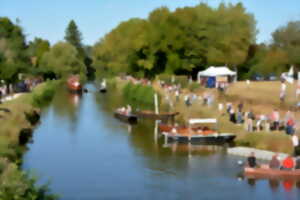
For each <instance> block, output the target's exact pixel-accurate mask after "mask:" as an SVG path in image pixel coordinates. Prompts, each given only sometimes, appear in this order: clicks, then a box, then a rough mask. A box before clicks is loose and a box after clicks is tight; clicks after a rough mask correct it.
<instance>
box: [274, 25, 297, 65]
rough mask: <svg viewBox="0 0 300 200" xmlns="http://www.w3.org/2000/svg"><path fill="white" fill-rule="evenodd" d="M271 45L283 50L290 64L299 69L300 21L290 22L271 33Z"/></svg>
mask: <svg viewBox="0 0 300 200" xmlns="http://www.w3.org/2000/svg"><path fill="white" fill-rule="evenodd" d="M272 37H273V43H272V45H274V46H276V47H278V48H281V49H282V50H284V51H285V52H286V53H287V54H288V57H289V62H290V64H294V65H297V66H298V67H299V68H300V56H299V55H300V21H291V22H289V23H288V24H287V25H286V26H282V27H279V28H278V29H277V30H276V31H274V32H273V33H272Z"/></svg>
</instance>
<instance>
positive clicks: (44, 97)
mask: <svg viewBox="0 0 300 200" xmlns="http://www.w3.org/2000/svg"><path fill="white" fill-rule="evenodd" d="M44 87H45V88H43V89H40V90H38V91H35V92H33V94H32V104H33V105H34V106H36V107H39V108H40V107H43V106H44V105H46V104H47V103H49V102H50V101H51V100H52V98H53V96H54V94H55V83H53V82H47V83H46V85H45V86H44Z"/></svg>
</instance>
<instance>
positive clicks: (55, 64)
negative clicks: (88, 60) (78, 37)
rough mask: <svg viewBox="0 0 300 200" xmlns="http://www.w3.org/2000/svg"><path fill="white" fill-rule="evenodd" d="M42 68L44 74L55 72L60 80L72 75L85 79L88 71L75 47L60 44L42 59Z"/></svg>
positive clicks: (63, 43)
mask: <svg viewBox="0 0 300 200" xmlns="http://www.w3.org/2000/svg"><path fill="white" fill-rule="evenodd" d="M40 67H41V68H42V71H43V72H44V73H48V72H54V73H55V74H56V76H57V77H58V78H66V77H67V76H69V75H70V74H80V75H81V76H82V77H85V74H86V70H85V66H84V64H83V61H82V59H79V58H78V52H77V50H76V48H75V47H74V46H72V45H71V44H69V43H65V42H58V43H57V44H55V45H54V46H53V47H52V48H51V49H50V51H48V52H46V53H45V54H44V55H43V56H42V59H41V64H40Z"/></svg>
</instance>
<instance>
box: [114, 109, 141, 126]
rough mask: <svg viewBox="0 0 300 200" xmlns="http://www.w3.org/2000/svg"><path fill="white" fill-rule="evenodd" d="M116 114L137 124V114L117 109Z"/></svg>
mask: <svg viewBox="0 0 300 200" xmlns="http://www.w3.org/2000/svg"><path fill="white" fill-rule="evenodd" d="M114 116H115V117H116V118H118V119H119V120H121V121H123V122H126V123H130V124H136V123H137V120H138V118H137V116H136V115H133V114H126V113H125V112H120V111H115V114H114Z"/></svg>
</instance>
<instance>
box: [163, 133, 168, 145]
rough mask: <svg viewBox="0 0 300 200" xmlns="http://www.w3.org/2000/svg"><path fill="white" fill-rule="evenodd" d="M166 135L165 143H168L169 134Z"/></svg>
mask: <svg viewBox="0 0 300 200" xmlns="http://www.w3.org/2000/svg"><path fill="white" fill-rule="evenodd" d="M164 135H165V145H167V144H168V136H167V134H166V133H165V134H164Z"/></svg>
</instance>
